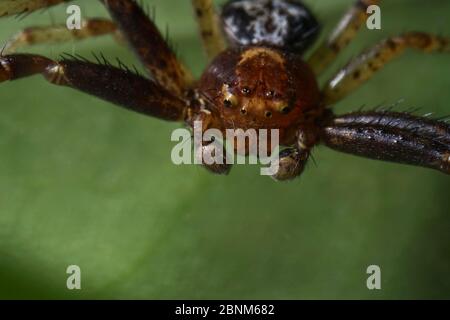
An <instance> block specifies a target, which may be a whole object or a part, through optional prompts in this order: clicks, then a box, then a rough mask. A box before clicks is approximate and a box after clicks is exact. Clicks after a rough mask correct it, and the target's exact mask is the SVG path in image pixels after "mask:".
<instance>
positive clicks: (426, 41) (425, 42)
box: [322, 32, 450, 105]
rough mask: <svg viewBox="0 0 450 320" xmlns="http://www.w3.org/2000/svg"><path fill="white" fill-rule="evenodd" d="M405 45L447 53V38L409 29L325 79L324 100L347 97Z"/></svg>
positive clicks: (332, 100)
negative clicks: (326, 80)
mask: <svg viewBox="0 0 450 320" xmlns="http://www.w3.org/2000/svg"><path fill="white" fill-rule="evenodd" d="M407 48H412V49H417V50H420V51H423V52H425V53H431V52H450V38H449V37H440V36H435V35H432V34H427V33H422V32H408V33H405V34H403V35H401V36H397V37H392V38H389V39H387V40H384V41H382V42H381V43H379V44H377V45H376V46H374V47H373V48H371V49H369V50H368V51H366V52H364V53H363V54H361V55H359V56H357V57H356V58H354V59H352V60H351V61H350V63H349V64H347V65H346V66H345V67H344V68H342V69H341V70H340V71H338V72H337V74H336V75H335V76H333V77H332V78H331V79H330V80H329V81H328V82H327V84H326V85H325V87H324V89H323V92H322V97H323V103H324V104H325V105H330V104H333V103H335V102H337V101H338V100H340V99H342V98H343V97H345V96H347V95H348V94H349V93H351V92H352V91H354V90H355V89H356V88H357V87H359V86H360V85H362V84H363V83H364V82H366V81H367V80H369V79H370V78H371V77H372V76H373V75H374V74H375V73H376V72H377V71H378V70H380V69H381V68H382V67H384V65H386V64H387V63H388V62H390V61H391V60H393V59H394V58H397V57H398V56H400V55H401V54H402V53H403V52H404V51H405V49H407Z"/></svg>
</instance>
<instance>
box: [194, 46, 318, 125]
mask: <svg viewBox="0 0 450 320" xmlns="http://www.w3.org/2000/svg"><path fill="white" fill-rule="evenodd" d="M199 90H200V93H201V94H202V95H203V96H204V97H205V98H206V100H207V101H209V102H210V103H211V105H210V108H211V111H212V112H213V113H215V114H217V115H218V117H219V118H220V119H221V121H222V123H223V125H224V127H225V128H242V129H249V128H254V129H259V128H267V129H269V128H276V129H287V128H289V127H291V126H293V125H295V124H298V123H299V122H301V121H302V117H303V116H304V115H305V112H306V111H308V110H310V109H312V108H314V107H316V106H317V104H318V102H319V89H318V86H317V82H316V79H315V77H314V75H313V73H312V71H311V69H310V68H309V67H308V66H307V65H306V64H305V63H304V62H303V61H302V60H301V58H300V57H299V56H297V55H293V54H289V53H283V52H281V51H278V50H276V49H272V48H268V47H249V48H245V49H242V50H232V49H231V50H227V51H225V52H223V53H222V54H220V55H219V56H218V57H217V58H216V59H215V60H214V61H213V62H212V64H211V65H210V67H209V68H208V69H207V71H206V72H205V73H204V75H203V76H202V79H201V80H200V85H199Z"/></svg>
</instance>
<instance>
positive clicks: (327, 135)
mask: <svg viewBox="0 0 450 320" xmlns="http://www.w3.org/2000/svg"><path fill="white" fill-rule="evenodd" d="M320 134H321V140H322V142H323V143H324V144H325V145H327V146H328V147H330V148H332V149H334V150H337V151H341V152H345V153H350V154H354V155H358V156H363V157H367V158H371V159H377V160H384V161H391V162H397V163H403V164H410V165H416V166H422V167H427V168H432V169H436V170H439V171H441V172H443V173H446V174H450V125H449V124H448V123H446V122H443V121H438V120H432V119H428V118H423V117H416V116H413V115H411V114H408V113H400V112H388V111H372V112H354V113H350V114H346V115H342V116H338V117H335V118H334V119H332V120H331V121H330V122H329V123H327V124H326V125H325V126H324V127H323V128H322V130H321V133H320Z"/></svg>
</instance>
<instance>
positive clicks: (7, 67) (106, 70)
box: [0, 54, 186, 121]
mask: <svg viewBox="0 0 450 320" xmlns="http://www.w3.org/2000/svg"><path fill="white" fill-rule="evenodd" d="M35 74H42V75H43V76H44V77H45V79H46V80H47V81H49V82H50V83H53V84H56V85H62V86H67V87H71V88H74V89H78V90H80V91H83V92H85V93H88V94H90V95H93V96H97V97H99V98H102V99H104V100H106V101H109V102H112V103H114V104H116V105H119V106H121V107H124V108H126V109H130V110H133V111H136V112H139V113H142V114H146V115H150V116H154V117H157V118H160V119H164V120H171V121H183V120H184V116H185V110H186V104H185V102H184V101H183V100H182V99H180V98H179V97H177V96H176V95H174V94H173V93H171V92H169V91H168V90H167V89H165V88H164V87H162V86H161V85H159V84H157V83H155V82H153V81H151V80H148V79H146V78H144V77H142V76H139V75H137V74H135V73H134V72H131V71H129V70H122V69H119V68H115V67H113V66H111V65H100V64H95V63H91V62H87V61H82V60H70V59H67V60H62V61H53V60H50V59H48V58H46V57H43V56H39V55H32V54H13V55H6V56H0V82H2V81H6V80H16V79H20V78H24V77H28V76H32V75H35Z"/></svg>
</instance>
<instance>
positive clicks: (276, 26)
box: [0, 0, 450, 180]
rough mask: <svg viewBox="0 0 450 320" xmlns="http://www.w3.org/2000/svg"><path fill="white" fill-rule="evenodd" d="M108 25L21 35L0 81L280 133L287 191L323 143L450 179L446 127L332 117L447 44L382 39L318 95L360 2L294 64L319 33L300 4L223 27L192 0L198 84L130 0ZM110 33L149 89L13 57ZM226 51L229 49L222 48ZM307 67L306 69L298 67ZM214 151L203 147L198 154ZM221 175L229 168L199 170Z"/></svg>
mask: <svg viewBox="0 0 450 320" xmlns="http://www.w3.org/2000/svg"><path fill="white" fill-rule="evenodd" d="M65 1H67V0H16V1H2V2H0V16H5V15H10V14H17V13H22V12H28V11H32V10H37V9H39V8H43V7H48V6H52V5H56V4H58V3H62V2H65ZM101 2H102V3H103V4H104V5H105V7H106V8H107V9H108V10H109V12H110V14H111V17H112V21H110V20H105V19H90V20H86V21H85V22H84V24H83V27H82V29H81V30H75V31H69V30H67V29H65V28H63V27H58V26H52V27H48V28H46V27H39V28H28V29H26V30H24V31H22V32H21V33H19V34H18V35H17V36H15V37H14V38H13V39H12V40H11V41H9V42H8V43H7V45H6V47H5V48H4V51H3V53H2V55H1V56H0V82H1V81H5V80H15V79H19V78H23V77H27V76H30V75H34V74H42V75H43V76H44V77H45V78H46V79H47V80H48V81H49V82H51V83H53V84H57V85H64V86H69V87H72V88H75V89H78V90H81V91H84V92H86V93H88V94H91V95H95V96H98V97H100V98H102V99H105V100H108V101H110V102H112V103H115V104H117V105H119V106H122V107H125V108H128V109H131V110H133V111H137V112H140V113H143V114H146V115H150V116H154V117H158V118H161V119H164V120H171V121H182V122H185V123H186V124H187V125H188V126H191V127H192V125H193V123H194V121H197V120H198V121H202V123H203V128H202V129H203V130H207V129H209V128H216V129H219V130H220V131H222V132H225V130H226V129H228V128H241V129H243V130H247V129H256V130H257V129H278V130H279V137H280V145H283V146H285V147H286V148H285V149H284V150H282V151H281V153H280V157H279V164H280V168H279V170H278V172H277V173H276V174H274V176H273V178H275V179H276V180H288V179H292V178H294V177H296V176H298V175H299V174H300V173H301V172H302V171H303V168H304V167H305V163H306V161H307V160H308V158H309V155H310V151H311V149H312V148H313V146H315V145H316V144H319V143H323V144H325V145H327V146H328V147H330V148H333V149H335V150H338V151H343V152H347V153H352V154H355V155H359V156H365V157H369V158H374V159H380V160H387V161H395V162H400V163H406V164H412V165H418V166H424V167H429V168H433V169H437V170H440V171H442V172H444V173H447V174H449V173H450V126H449V125H448V124H447V123H445V122H443V121H439V120H433V119H429V118H425V117H417V116H414V115H411V114H409V113H404V112H392V111H380V110H374V111H358V112H353V113H349V114H345V115H340V116H336V115H334V113H333V112H332V110H331V109H330V106H332V105H333V104H335V103H336V102H337V101H339V100H340V99H342V98H344V97H345V96H346V95H348V94H349V93H350V92H352V91H353V90H355V89H357V88H358V87H359V86H360V85H361V84H363V83H364V82H366V81H367V80H369V79H370V78H371V77H372V76H373V75H374V73H376V72H377V71H378V70H380V69H381V68H382V67H383V66H384V65H385V64H387V63H388V62H390V61H391V60H393V59H394V58H397V57H399V56H400V55H402V53H403V52H404V51H405V50H406V49H408V48H412V49H417V50H420V51H423V52H425V53H431V52H447V53H448V52H449V51H450V38H448V37H440V36H436V35H432V34H427V33H422V32H406V33H404V34H402V35H398V36H394V37H390V38H387V39H386V40H384V41H381V42H380V43H378V44H376V45H375V46H373V47H372V48H370V49H369V50H367V51H365V52H364V53H362V54H361V55H359V56H357V57H356V58H354V59H352V60H351V61H350V63H348V64H347V65H346V66H345V67H344V68H343V69H342V70H340V71H339V72H337V74H336V75H335V76H334V77H332V78H331V79H330V80H329V81H328V82H327V83H326V85H325V86H324V88H322V89H319V87H318V84H317V81H316V77H317V76H318V75H319V74H320V73H321V72H322V71H323V70H324V69H325V68H326V67H328V66H329V65H330V64H331V63H332V62H333V60H334V59H335V58H336V56H337V55H338V53H339V52H340V51H341V50H342V49H344V48H345V47H346V46H347V45H348V44H349V42H350V41H351V40H352V39H353V38H354V36H355V35H356V33H357V31H358V29H360V28H361V26H362V25H364V24H365V22H366V19H367V13H366V12H367V8H368V6H370V5H379V4H380V2H381V1H380V0H358V1H356V2H355V3H354V5H353V6H352V7H351V8H350V9H349V11H348V12H347V13H346V14H345V16H344V17H343V18H342V19H341V21H340V22H339V24H338V25H337V27H336V28H335V30H334V32H333V33H332V35H331V36H330V37H329V38H328V39H327V41H325V42H324V43H323V44H322V45H320V46H319V47H318V49H317V50H316V51H314V52H313V53H312V54H311V56H310V57H309V58H308V59H307V60H303V58H302V53H303V52H304V51H305V49H307V48H308V47H309V46H310V45H311V44H312V43H313V42H314V40H315V38H316V37H317V35H318V33H319V30H320V26H319V23H318V22H317V20H316V19H315V18H314V16H313V14H312V13H311V12H310V10H308V9H307V7H306V6H305V5H304V4H303V3H302V2H300V1H293V0H253V1H252V0H237V1H229V2H228V3H227V4H225V5H224V7H223V8H222V11H221V14H220V16H219V15H217V14H216V11H215V10H214V7H213V3H212V0H192V4H193V6H194V9H195V15H196V18H197V21H198V24H199V28H200V33H201V36H202V40H203V44H204V47H205V49H206V53H207V55H208V57H209V58H211V59H212V62H211V64H210V65H209V67H208V68H207V69H206V71H205V72H204V73H203V75H202V77H201V78H200V79H199V80H198V81H197V80H195V79H193V77H192V76H191V74H190V73H189V71H188V69H187V68H186V67H185V66H184V65H183V64H182V63H181V62H180V61H179V60H177V58H176V56H175V55H174V53H173V52H172V50H171V49H170V47H169V46H168V44H167V43H166V41H165V40H164V37H162V36H161V34H160V32H159V31H158V29H157V28H156V27H155V25H154V23H153V22H152V21H151V19H149V18H148V16H147V15H146V14H145V13H144V12H143V10H142V9H141V8H140V7H139V5H138V4H137V2H136V1H134V0H101ZM107 33H117V34H120V36H121V37H123V38H125V39H126V40H127V42H128V43H129V45H130V47H131V48H132V49H133V50H134V51H135V53H136V54H137V56H138V57H139V59H140V60H141V62H142V63H143V64H144V66H145V68H146V69H147V70H148V72H149V73H150V74H151V76H152V79H153V80H149V79H147V78H144V77H142V76H140V75H138V74H136V73H134V72H130V71H129V70H127V69H126V68H115V67H113V66H111V65H109V64H107V63H98V64H95V63H92V62H89V61H87V60H85V59H83V58H81V57H80V58H75V57H72V58H65V59H62V60H61V61H53V60H51V59H48V58H46V57H43V56H38V55H32V54H14V53H11V52H12V51H13V50H14V49H15V48H17V47H19V46H22V45H29V44H34V43H38V42H45V41H61V40H64V39H81V38H86V37H90V36H97V35H102V34H107ZM227 44H228V46H229V47H228V48H227ZM305 61H306V62H305ZM210 145H211V144H208V143H204V144H203V145H201V146H200V148H201V150H198V151H200V152H202V151H205V150H208V148H209V146H210ZM204 165H205V166H206V167H207V168H208V169H210V170H211V171H212V172H215V173H222V174H224V173H228V172H229V170H230V166H229V165H227V164H217V163H216V164H213V165H207V164H204Z"/></svg>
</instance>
